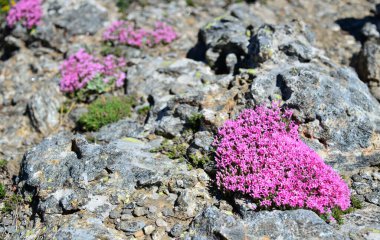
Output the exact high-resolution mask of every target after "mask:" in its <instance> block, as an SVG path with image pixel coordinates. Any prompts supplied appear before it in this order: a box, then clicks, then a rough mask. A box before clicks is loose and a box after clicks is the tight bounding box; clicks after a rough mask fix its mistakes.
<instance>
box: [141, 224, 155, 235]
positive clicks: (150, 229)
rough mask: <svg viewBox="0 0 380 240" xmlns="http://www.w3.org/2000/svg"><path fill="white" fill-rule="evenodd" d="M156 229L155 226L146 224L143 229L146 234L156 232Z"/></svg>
mask: <svg viewBox="0 0 380 240" xmlns="http://www.w3.org/2000/svg"><path fill="white" fill-rule="evenodd" d="M155 229H156V227H155V226H153V225H148V226H145V227H144V229H143V230H144V233H145V235H150V234H151V233H152V232H154V230H155Z"/></svg>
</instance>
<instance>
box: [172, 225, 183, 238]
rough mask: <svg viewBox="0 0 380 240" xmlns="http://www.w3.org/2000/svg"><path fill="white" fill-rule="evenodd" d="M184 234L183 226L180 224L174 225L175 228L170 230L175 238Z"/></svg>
mask: <svg viewBox="0 0 380 240" xmlns="http://www.w3.org/2000/svg"><path fill="white" fill-rule="evenodd" d="M182 232H183V226H182V225H181V224H179V223H176V224H174V226H173V227H172V228H171V229H170V235H172V236H173V237H179V236H181V234H182Z"/></svg>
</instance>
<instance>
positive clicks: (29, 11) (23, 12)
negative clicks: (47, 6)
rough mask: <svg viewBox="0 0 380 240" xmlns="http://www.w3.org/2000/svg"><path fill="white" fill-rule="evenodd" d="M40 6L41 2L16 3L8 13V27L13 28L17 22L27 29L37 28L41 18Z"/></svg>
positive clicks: (22, 1)
mask: <svg viewBox="0 0 380 240" xmlns="http://www.w3.org/2000/svg"><path fill="white" fill-rule="evenodd" d="M41 4H42V1H41V0H20V1H18V2H17V3H16V5H14V6H13V7H12V8H11V9H10V10H9V12H8V16H7V24H8V26H9V27H14V25H16V23H18V22H20V23H21V24H22V25H23V26H24V27H26V28H28V29H31V28H33V27H35V26H37V25H38V24H39V23H40V21H41V18H42V7H41Z"/></svg>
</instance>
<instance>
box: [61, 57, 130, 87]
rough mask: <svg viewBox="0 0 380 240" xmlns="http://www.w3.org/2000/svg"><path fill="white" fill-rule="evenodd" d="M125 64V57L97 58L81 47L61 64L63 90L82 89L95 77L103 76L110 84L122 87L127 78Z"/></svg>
mask: <svg viewBox="0 0 380 240" xmlns="http://www.w3.org/2000/svg"><path fill="white" fill-rule="evenodd" d="M125 66H126V62H125V60H124V59H123V58H117V57H115V56H114V55H108V56H106V57H104V58H97V57H94V56H92V55H91V54H89V53H87V52H86V51H85V50H84V49H80V50H79V51H78V52H77V53H75V54H74V55H71V56H70V57H69V58H68V59H66V60H65V61H64V62H63V63H62V64H61V67H60V71H61V80H60V88H61V91H62V92H74V91H76V90H80V89H82V88H85V87H86V86H87V85H88V83H89V82H90V81H93V80H94V79H95V78H101V79H102V81H103V82H104V83H106V84H108V85H113V84H115V86H116V87H121V86H122V85H123V84H124V80H125V78H126V74H125V72H124V71H123V68H124V67H125Z"/></svg>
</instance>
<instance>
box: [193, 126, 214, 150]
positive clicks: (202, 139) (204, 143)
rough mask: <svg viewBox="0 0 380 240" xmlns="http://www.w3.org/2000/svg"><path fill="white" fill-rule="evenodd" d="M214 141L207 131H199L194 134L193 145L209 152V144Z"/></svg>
mask: <svg viewBox="0 0 380 240" xmlns="http://www.w3.org/2000/svg"><path fill="white" fill-rule="evenodd" d="M213 141H214V136H213V134H212V133H210V132H207V131H199V132H196V133H195V134H194V140H193V145H192V146H194V147H196V148H200V149H202V150H205V151H210V150H211V144H212V143H213Z"/></svg>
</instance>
